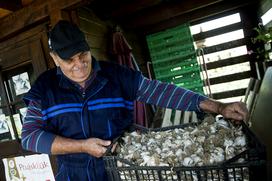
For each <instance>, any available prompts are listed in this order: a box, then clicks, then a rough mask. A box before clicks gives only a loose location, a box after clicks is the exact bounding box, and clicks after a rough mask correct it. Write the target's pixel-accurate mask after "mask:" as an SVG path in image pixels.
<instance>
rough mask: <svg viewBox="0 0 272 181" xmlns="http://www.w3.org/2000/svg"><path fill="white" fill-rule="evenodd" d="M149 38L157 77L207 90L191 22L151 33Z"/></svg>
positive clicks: (192, 87) (200, 90)
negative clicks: (191, 30) (191, 29)
mask: <svg viewBox="0 0 272 181" xmlns="http://www.w3.org/2000/svg"><path fill="white" fill-rule="evenodd" d="M146 39H147V44H148V48H149V52H150V57H151V60H152V65H153V69H154V73H155V77H156V79H157V80H161V81H162V82H168V83H174V84H176V85H178V86H181V87H185V88H187V89H190V90H192V91H195V92H199V93H203V81H202V80H201V77H200V67H199V65H198V63H197V58H196V53H195V48H194V44H193V38H192V35H191V32H190V28H189V24H183V25H180V26H177V27H175V28H171V29H167V30H165V31H162V32H158V33H155V34H152V35H148V36H147V38H146Z"/></svg>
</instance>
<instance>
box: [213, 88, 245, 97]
mask: <svg viewBox="0 0 272 181" xmlns="http://www.w3.org/2000/svg"><path fill="white" fill-rule="evenodd" d="M245 92H246V89H236V90H231V91H227V92H220V93H215V94H212V95H213V98H214V99H225V98H229V97H237V96H243V95H245Z"/></svg>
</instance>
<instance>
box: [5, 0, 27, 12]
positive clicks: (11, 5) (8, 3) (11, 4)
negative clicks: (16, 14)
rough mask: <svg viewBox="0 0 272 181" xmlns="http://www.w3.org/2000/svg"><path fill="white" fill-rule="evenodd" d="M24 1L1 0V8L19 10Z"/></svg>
mask: <svg viewBox="0 0 272 181" xmlns="http://www.w3.org/2000/svg"><path fill="white" fill-rule="evenodd" d="M22 7H23V6H22V2H21V0H0V8H3V9H7V10H10V11H17V10H19V9H21V8H22Z"/></svg>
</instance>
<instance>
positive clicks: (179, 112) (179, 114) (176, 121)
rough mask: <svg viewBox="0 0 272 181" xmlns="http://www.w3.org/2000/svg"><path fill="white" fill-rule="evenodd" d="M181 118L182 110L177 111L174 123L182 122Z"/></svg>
mask: <svg viewBox="0 0 272 181" xmlns="http://www.w3.org/2000/svg"><path fill="white" fill-rule="evenodd" d="M180 118H181V110H176V111H175V118H174V125H179V124H180Z"/></svg>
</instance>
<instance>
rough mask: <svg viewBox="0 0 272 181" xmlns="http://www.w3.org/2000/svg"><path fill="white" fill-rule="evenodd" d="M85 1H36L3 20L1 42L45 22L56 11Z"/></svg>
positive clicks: (0, 34) (0, 27)
mask: <svg viewBox="0 0 272 181" xmlns="http://www.w3.org/2000/svg"><path fill="white" fill-rule="evenodd" d="M83 1H84V0H48V1H44V0H36V1H34V2H33V3H32V4H30V5H29V6H26V7H24V8H22V9H20V10H18V11H16V12H14V13H12V14H10V15H8V16H6V17H4V18H3V19H1V23H0V29H1V31H0V40H2V39H3V38H4V37H7V36H8V35H9V36H10V35H11V34H13V33H16V32H17V31H19V30H20V29H22V28H24V27H26V26H29V25H31V24H33V23H35V22H37V21H42V20H45V19H46V18H47V17H48V16H49V15H50V13H51V12H52V11H54V10H55V9H65V8H68V7H71V6H75V5H77V4H79V3H82V2H83Z"/></svg>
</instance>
